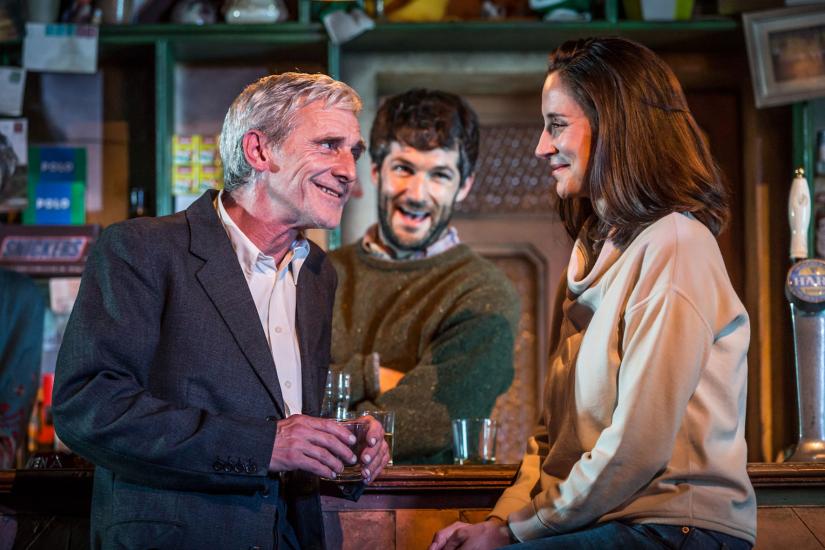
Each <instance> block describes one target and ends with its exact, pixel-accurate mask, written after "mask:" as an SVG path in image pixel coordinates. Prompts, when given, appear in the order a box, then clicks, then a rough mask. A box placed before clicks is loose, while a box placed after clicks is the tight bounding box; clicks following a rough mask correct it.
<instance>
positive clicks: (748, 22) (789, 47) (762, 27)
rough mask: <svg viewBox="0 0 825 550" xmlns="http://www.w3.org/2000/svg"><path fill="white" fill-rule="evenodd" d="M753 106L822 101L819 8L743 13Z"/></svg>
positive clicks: (824, 76)
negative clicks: (812, 100)
mask: <svg viewBox="0 0 825 550" xmlns="http://www.w3.org/2000/svg"><path fill="white" fill-rule="evenodd" d="M742 24H743V26H744V30H745V42H746V45H747V49H748V60H749V62H750V69H751V81H752V82H753V91H754V99H755V101H756V106H757V107H759V108H761V107H771V106H776V105H787V104H789V103H794V102H797V101H803V100H806V99H811V98H815V97H822V96H825V5H822V4H819V5H815V6H804V7H794V8H782V9H776V10H768V11H760V12H752V13H745V14H743V16H742Z"/></svg>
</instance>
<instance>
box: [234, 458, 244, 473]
mask: <svg viewBox="0 0 825 550" xmlns="http://www.w3.org/2000/svg"><path fill="white" fill-rule="evenodd" d="M235 473H238V474H242V473H244V466H243V464H241V461H240V460H239V461H238V462H237V463H236V464H235Z"/></svg>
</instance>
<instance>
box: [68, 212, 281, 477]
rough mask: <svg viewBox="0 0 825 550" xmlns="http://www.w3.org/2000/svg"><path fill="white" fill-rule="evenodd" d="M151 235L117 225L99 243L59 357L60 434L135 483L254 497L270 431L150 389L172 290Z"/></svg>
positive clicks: (258, 422)
mask: <svg viewBox="0 0 825 550" xmlns="http://www.w3.org/2000/svg"><path fill="white" fill-rule="evenodd" d="M152 237H153V235H144V234H142V233H138V232H137V231H134V226H132V227H130V228H125V227H123V226H122V225H115V226H112V227H110V228H108V229H107V230H106V231H105V232H104V233H103V235H102V236H101V239H100V240H99V241H98V243H97V244H96V245H95V247H94V250H93V252H92V255H91V257H90V259H89V262H88V263H87V265H86V269H85V272H84V276H83V280H82V283H81V286H80V291H79V293H78V297H77V301H76V303H75V306H74V309H73V311H72V315H71V318H70V320H69V323H68V325H67V328H66V332H65V335H64V340H63V345H62V347H61V349H60V353H59V356H58V362H57V370H56V380H55V397H54V418H55V427H56V429H57V431H58V433H59V435H60V437H61V439H62V440H63V441H64V442H66V443H67V445H69V447H71V448H72V449H73V450H74V451H75V452H77V453H79V454H81V455H83V456H85V457H86V458H88V459H90V460H91V461H92V462H94V463H95V464H97V465H100V466H103V467H105V468H107V469H109V470H112V471H113V472H116V473H118V474H119V475H122V476H124V477H125V478H126V479H128V480H130V481H133V482H137V483H141V484H145V485H149V486H155V487H161V488H165V489H181V490H200V491H221V492H226V491H236V492H244V493H245V492H250V493H251V492H254V491H255V490H258V489H260V488H262V487H264V486H265V476H266V473H267V466H268V464H269V457H270V454H271V450H272V445H273V442H274V438H275V427H274V424H273V423H271V422H267V421H266V420H265V419H263V418H251V417H245V416H240V415H233V414H211V413H209V412H207V411H205V410H203V409H199V408H196V407H192V406H186V405H185V404H180V403H173V402H170V401H166V400H164V399H161V398H159V397H157V396H155V395H153V394H152V393H151V392H150V391H149V386H150V384H149V380H150V376H151V373H152V370H153V368H154V367H155V365H154V364H153V361H154V360H155V359H154V358H155V356H156V353H157V350H158V348H159V345H160V342H161V330H160V327H161V323H160V319H161V315H162V310H163V308H164V303H165V301H164V296H166V295H167V294H168V293H173V292H174V289H167V288H165V287H164V286H163V283H162V282H161V281H162V277H161V276H159V274H158V271H159V269H158V268H155V269H152V268H151V267H150V266H149V265H147V264H149V263H151V261H152V260H151V259H152V258H153V257H154V258H155V261H157V257H156V251H154V252H153V251H152V250H150V247H152V246H153V245H154V244H155V241H156V239H153V238H152ZM155 237H156V236H155ZM181 383H183V381H182V380H181ZM226 449H232V450H233V454H234V455H236V456H238V457H240V458H238V459H237V461H235V462H234V463H233V464H224V465H223V466H222V468H224V469H223V470H220V469H219V468H218V466H217V465H213V463H212V460H211V457H213V456H215V455H216V452H220V451H223V452H225V450H226ZM204 457H210V458H209V459H205V458H204ZM230 466H231V467H230ZM215 470H219V471H215Z"/></svg>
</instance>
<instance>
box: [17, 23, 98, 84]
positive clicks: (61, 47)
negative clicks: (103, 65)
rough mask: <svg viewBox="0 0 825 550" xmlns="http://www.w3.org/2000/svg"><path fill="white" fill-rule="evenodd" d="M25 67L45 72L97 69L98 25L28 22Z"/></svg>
mask: <svg viewBox="0 0 825 550" xmlns="http://www.w3.org/2000/svg"><path fill="white" fill-rule="evenodd" d="M23 67H25V68H26V69H28V70H30V71H43V72H63V73H94V72H96V71H97V27H96V26H94V25H68V24H59V25H58V24H44V23H26V38H24V39H23Z"/></svg>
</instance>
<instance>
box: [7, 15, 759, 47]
mask: <svg viewBox="0 0 825 550" xmlns="http://www.w3.org/2000/svg"><path fill="white" fill-rule="evenodd" d="M587 35H619V36H625V37H628V38H632V39H635V40H638V41H640V42H643V43H645V44H647V45H648V46H650V47H652V48H654V49H673V50H680V49H688V48H689V49H691V50H693V51H695V50H696V48H697V45H702V44H704V45H705V46H706V47H708V48H713V49H725V48H730V47H735V46H741V45H742V44H743V42H742V33H741V24H740V22H739V21H738V20H737V19H734V18H728V17H712V18H701V19H692V20H686V21H666V22H663V21H637V20H619V21H608V20H593V21H588V22H557V21H536V20H528V19H525V20H501V21H445V22H437V23H385V22H380V23H376V24H375V27H374V28H372V29H370V30H368V31H366V32H364V33H363V34H361V35H359V36H357V37H355V38H354V39H353V40H351V41H349V42H347V43H346V44H345V45H344V49H345V50H346V51H351V52H360V51H409V50H423V51H427V50H455V51H492V50H505V51H506V50H514V51H529V50H547V51H549V50H550V49H552V48H553V47H554V46H556V45H558V44H560V43H561V42H563V41H565V40H568V39H570V38H576V37H581V36H587ZM99 36H100V37H99V41H100V44H101V45H102V46H103V47H104V48H105V47H106V46H107V45H112V46H127V45H136V46H138V45H151V44H154V43H156V42H160V41H166V42H172V43H182V42H200V43H209V44H210V45H211V44H229V43H237V42H243V43H248V44H254V43H257V44H302V43H313V42H324V41H326V39H327V35H326V33H325V31H324V27H323V25H321V24H320V23H299V22H294V21H288V22H283V23H271V24H269V23H259V24H247V25H236V24H227V23H216V24H211V25H186V24H171V23H169V24H164V23H158V24H139V25H101V26H100V35H99ZM21 43H22V40H21V39H19V38H18V39H15V40H2V41H0V49H10V48H15V47H19V46H20V45H21Z"/></svg>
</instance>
